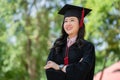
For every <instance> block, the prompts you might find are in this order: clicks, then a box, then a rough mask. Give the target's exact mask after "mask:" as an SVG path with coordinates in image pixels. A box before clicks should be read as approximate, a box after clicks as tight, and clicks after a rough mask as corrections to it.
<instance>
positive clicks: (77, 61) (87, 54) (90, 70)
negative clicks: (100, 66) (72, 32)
mask: <svg viewBox="0 0 120 80" xmlns="http://www.w3.org/2000/svg"><path fill="white" fill-rule="evenodd" d="M65 50H66V46H63V48H62V51H61V53H59V54H56V52H55V49H54V48H53V49H51V51H50V54H49V56H48V60H52V61H54V62H56V63H57V64H64V57H65ZM68 57H69V65H68V66H67V67H66V73H64V72H62V71H61V70H54V69H52V68H51V69H47V70H46V76H47V80H93V76H94V68H95V49H94V45H93V44H92V43H90V42H88V41H84V46H83V47H81V48H80V49H79V48H78V47H77V45H76V43H74V44H73V45H72V46H70V47H69V53H68Z"/></svg>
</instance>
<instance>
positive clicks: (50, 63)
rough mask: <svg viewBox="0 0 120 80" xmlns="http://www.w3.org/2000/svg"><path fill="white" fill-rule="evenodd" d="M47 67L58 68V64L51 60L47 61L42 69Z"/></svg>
mask: <svg viewBox="0 0 120 80" xmlns="http://www.w3.org/2000/svg"><path fill="white" fill-rule="evenodd" d="M49 68H53V69H55V70H59V65H58V64H56V63H55V62H53V61H48V62H47V64H46V65H45V67H44V69H49Z"/></svg>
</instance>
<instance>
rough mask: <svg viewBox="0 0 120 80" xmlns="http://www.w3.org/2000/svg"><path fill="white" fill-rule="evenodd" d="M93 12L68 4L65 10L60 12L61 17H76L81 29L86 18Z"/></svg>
mask: <svg viewBox="0 0 120 80" xmlns="http://www.w3.org/2000/svg"><path fill="white" fill-rule="evenodd" d="M90 11H91V9H88V8H84V7H80V6H75V5H70V4H66V5H65V6H63V8H62V9H61V10H60V11H59V12H58V14H60V15H64V17H70V16H75V17H77V18H78V19H79V21H80V27H82V25H83V20H84V17H85V16H86V15H87V14H88V13H89V12H90Z"/></svg>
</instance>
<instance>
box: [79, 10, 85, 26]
mask: <svg viewBox="0 0 120 80" xmlns="http://www.w3.org/2000/svg"><path fill="white" fill-rule="evenodd" d="M83 21H84V8H83V10H82V16H81V20H80V28H81V27H82V26H83Z"/></svg>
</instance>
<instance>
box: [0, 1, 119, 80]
mask: <svg viewBox="0 0 120 80" xmlns="http://www.w3.org/2000/svg"><path fill="white" fill-rule="evenodd" d="M65 3H71V4H75V5H81V6H84V7H88V8H91V9H92V12H91V14H90V15H88V16H87V17H86V18H85V24H86V39H88V40H90V41H92V42H93V43H94V44H95V47H96V58H97V61H96V70H95V72H96V73H97V72H98V71H100V70H102V68H103V64H104V62H105V59H107V62H106V66H109V65H111V64H112V63H114V62H116V61H118V60H120V56H119V52H120V14H119V13H120V7H119V4H120V1H119V0H112V1H110V0H104V1H102V0H88V1H87V0H81V1H80V0H70V1H67V0H49V1H46V3H44V2H43V0H41V2H40V1H39V0H1V2H0V80H40V79H41V80H45V79H46V76H45V72H44V69H43V67H44V65H45V63H46V59H47V56H48V53H49V48H50V47H51V46H52V44H53V42H54V41H55V39H56V38H57V37H58V36H60V31H61V30H60V29H61V24H62V19H63V16H60V15H58V14H57V12H58V10H59V9H60V7H61V6H62V5H64V4H65ZM98 3H99V4H98Z"/></svg>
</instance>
